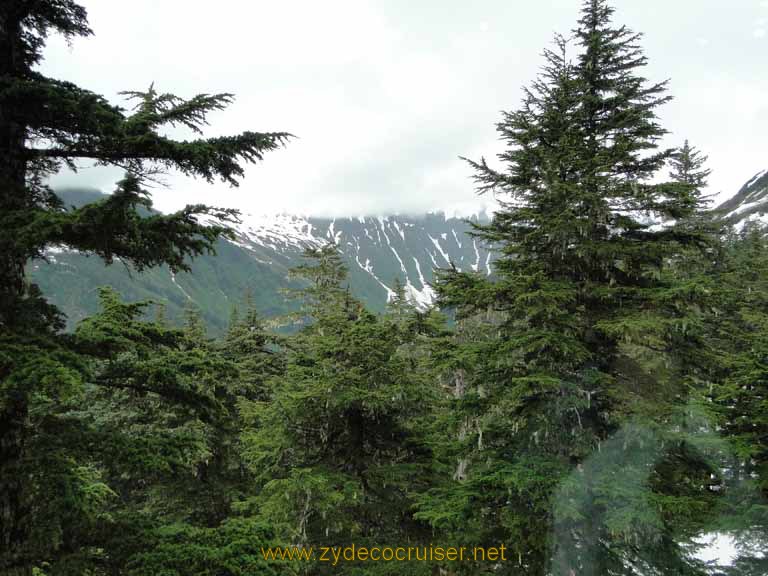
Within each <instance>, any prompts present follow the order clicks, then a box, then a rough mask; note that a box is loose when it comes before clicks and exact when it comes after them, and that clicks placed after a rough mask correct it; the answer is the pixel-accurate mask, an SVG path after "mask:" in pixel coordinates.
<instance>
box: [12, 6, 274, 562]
mask: <svg viewBox="0 0 768 576" xmlns="http://www.w3.org/2000/svg"><path fill="white" fill-rule="evenodd" d="M86 16H87V15H86V11H85V9H84V8H83V7H82V6H80V5H78V4H77V3H76V2H75V1H74V0H41V1H36V2H31V1H28V0H6V1H4V2H2V3H0V350H2V353H0V383H1V384H0V438H2V442H0V510H2V522H0V570H2V571H4V572H6V573H11V574H13V573H27V572H28V571H29V569H30V565H31V563H32V562H42V561H45V560H49V559H52V558H54V557H55V556H56V555H57V554H59V553H63V550H64V548H65V545H64V544H63V543H62V542H61V540H60V539H57V538H52V539H50V540H47V541H41V540H39V538H38V532H37V530H38V527H40V526H44V525H48V524H50V525H51V526H55V525H59V522H60V521H62V520H63V518H64V516H61V515H62V514H64V509H63V508H56V506H54V503H56V505H57V506H58V505H59V504H61V505H62V506H63V505H64V503H65V502H67V501H69V499H70V495H71V494H75V493H77V494H82V493H83V492H82V490H85V489H86V488H87V485H88V484H87V482H86V481H85V480H83V482H81V483H80V485H78V484H77V478H79V476H78V475H77V474H78V472H77V471H78V470H80V469H81V467H80V465H79V464H78V461H77V458H75V457H74V456H73V458H72V459H66V458H64V459H58V460H57V462H58V463H59V465H60V466H63V467H64V468H59V469H54V468H52V467H51V466H48V465H46V464H45V462H46V460H45V459H44V458H43V456H44V453H45V452H44V448H42V447H45V446H46V445H47V443H48V442H50V443H51V445H56V438H57V435H58V434H59V428H60V426H62V425H63V420H66V417H65V416H64V415H63V414H62V413H61V410H60V408H61V406H60V404H61V403H65V402H66V400H67V398H71V397H72V396H73V395H77V394H78V393H79V391H80V390H82V389H83V387H84V386H85V376H84V373H83V372H82V370H83V369H84V362H83V360H82V359H81V358H80V355H79V353H78V352H77V351H75V350H73V348H72V340H71V338H69V337H66V336H60V335H57V332H58V331H59V330H60V329H61V328H62V327H63V322H62V320H61V318H60V316H59V314H58V313H57V311H56V310H55V309H54V308H53V307H52V306H50V305H48V304H47V303H46V302H45V300H44V298H43V296H42V295H41V294H40V292H39V290H38V289H37V288H36V287H35V286H34V285H32V284H30V283H29V282H28V281H27V279H26V278H25V276H24V269H25V265H26V264H27V263H28V262H29V260H30V259H32V258H37V257H40V256H42V255H43V254H44V251H45V249H46V247H48V246H51V245H56V244H65V245H67V246H68V247H70V248H71V249H74V250H80V251H82V252H85V253H90V254H95V255H97V256H99V257H101V258H103V259H105V260H106V261H107V262H111V261H112V260H113V259H115V258H120V259H122V260H123V261H125V262H127V263H130V264H132V265H133V266H134V267H136V268H137V269H142V268H144V267H150V266H155V265H159V264H167V265H169V266H170V267H171V269H172V270H178V269H186V268H187V264H186V260H185V259H186V258H187V257H191V256H195V255H197V254H200V253H202V252H204V251H206V250H211V249H212V247H213V245H214V242H215V241H216V239H218V238H219V237H221V236H222V235H226V234H228V224H229V223H230V222H231V221H232V219H233V217H234V216H235V213H234V211H231V210H220V209H215V208H210V207H207V206H203V205H194V206H187V207H186V208H184V209H182V210H180V211H178V212H176V213H174V214H170V215H159V214H153V215H150V216H147V215H146V214H142V213H141V210H142V209H144V208H148V207H150V206H151V200H150V196H149V193H148V192H147V191H146V190H144V189H143V188H142V186H141V183H142V180H143V179H145V178H147V177H151V176H153V175H155V174H157V173H158V172H159V171H161V170H163V169H166V168H167V169H176V170H179V171H181V172H182V173H184V174H187V175H193V176H200V177H203V178H205V179H206V180H208V181H213V180H214V179H215V178H220V179H221V180H223V181H224V182H227V183H229V184H232V185H236V184H237V179H238V178H239V177H241V176H242V175H243V163H245V162H252V161H255V160H258V159H261V158H262V156H263V154H264V153H266V152H267V151H270V150H273V149H275V148H276V147H278V146H279V145H281V143H283V142H285V141H286V139H287V138H288V136H289V135H288V134H286V133H256V132H244V133H242V134H239V135H235V136H222V137H215V138H204V137H202V136H200V137H199V138H196V139H193V140H189V141H176V140H173V139H171V138H169V137H167V136H164V135H163V130H164V128H165V127H166V126H169V125H170V126H173V125H181V126H186V127H187V128H189V129H191V130H193V131H194V132H196V133H198V134H200V132H201V128H202V127H203V126H204V125H205V123H206V116H207V114H208V113H209V112H212V111H216V110H220V109H223V108H225V107H226V106H227V104H229V103H230V102H231V100H232V96H231V95H230V94H213V95H210V94H201V95H198V96H195V97H193V98H191V99H189V100H185V99H181V98H179V97H176V96H174V95H172V94H165V93H160V92H157V91H156V90H155V89H154V87H150V89H149V90H148V91H146V92H129V93H125V95H126V96H127V97H128V98H130V99H132V100H134V101H135V102H136V107H135V108H134V110H133V111H131V112H126V111H125V110H123V109H121V108H118V107H115V106H113V105H110V104H109V103H108V102H107V101H106V100H105V99H104V98H102V97H101V96H99V95H97V94H94V93H92V92H89V91H87V90H85V89H82V88H80V87H78V86H76V85H74V84H71V83H69V82H66V81H61V80H56V79H52V78H48V77H45V76H44V75H42V74H41V73H39V72H38V71H37V70H36V65H37V64H39V63H40V61H41V59H42V53H43V47H44V45H45V40H46V38H47V37H48V35H49V34H53V33H58V34H62V35H64V36H65V37H66V38H72V37H76V36H88V35H90V34H91V30H90V28H89V27H88V22H87V17H86ZM78 159H90V160H93V161H95V162H96V163H97V164H100V165H114V166H119V167H123V168H125V169H126V176H125V178H124V179H123V180H121V181H120V182H119V183H118V185H117V189H116V190H115V192H114V193H113V194H112V195H111V196H110V197H109V198H107V199H105V200H102V201H100V202H95V203H92V204H88V205H85V206H83V207H82V208H78V209H73V210H66V211H65V210H64V209H63V207H62V206H61V202H60V201H59V200H58V198H57V197H56V196H55V194H53V192H52V191H51V190H50V189H49V188H47V187H46V185H45V184H44V182H45V179H46V177H47V176H48V175H50V174H52V173H54V172H56V171H57V170H58V169H59V168H60V167H62V166H69V167H72V168H74V167H75V161H76V160H78ZM203 216H204V217H207V221H208V222H211V223H210V224H201V223H200V222H201V220H200V217H203ZM86 364H87V363H86ZM75 443H76V441H75ZM35 450H40V452H37V453H36V452H35ZM66 462H69V463H68V464H65V463H66ZM62 474H64V475H65V476H66V477H68V478H70V479H72V481H73V482H75V484H74V485H66V486H65V485H62V484H61V483H59V482H55V481H53V479H54V477H62ZM33 479H34V480H33ZM49 481H50V482H49ZM46 482H49V483H47V484H46ZM57 490H58V491H57ZM41 501H46V502H50V503H51V506H53V507H51V506H46V507H44V508H41V507H40V506H39V503H40V502H41ZM81 512H83V513H84V510H81ZM57 514H59V516H56V515H57Z"/></svg>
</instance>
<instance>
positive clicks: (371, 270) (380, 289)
mask: <svg viewBox="0 0 768 576" xmlns="http://www.w3.org/2000/svg"><path fill="white" fill-rule="evenodd" d="M60 195H61V196H62V197H63V198H64V200H65V203H66V204H70V205H79V204H82V203H84V202H89V201H93V200H94V198H95V197H97V196H96V195H95V193H94V192H93V191H81V190H79V191H73V190H69V191H62V192H60ZM241 220H242V222H241V223H240V224H239V225H238V226H237V227H236V239H235V240H234V242H230V241H221V242H219V244H218V246H217V254H216V255H215V256H202V257H199V258H197V259H195V261H194V262H193V263H192V272H191V273H179V274H175V275H174V274H172V273H171V272H170V270H168V269H167V268H158V269H153V270H150V271H147V272H144V273H141V274H139V273H137V272H135V271H131V270H130V269H128V268H127V267H125V266H122V265H120V263H117V264H115V265H112V266H109V267H107V266H104V264H103V263H102V262H101V261H100V260H99V259H98V258H87V257H85V256H83V255H81V254H77V253H74V252H70V251H67V250H66V249H63V248H56V249H53V250H51V251H49V253H48V255H47V256H48V262H42V261H41V262H35V263H33V264H32V265H31V266H30V275H31V276H32V279H33V280H34V281H35V282H36V283H38V284H39V285H40V286H41V288H42V289H43V291H44V293H45V294H46V295H47V296H48V297H49V298H50V300H51V301H52V302H53V303H54V304H56V305H57V306H59V308H61V309H62V310H63V311H64V312H65V313H66V314H67V316H68V319H69V322H70V325H72V324H74V323H75V322H77V321H78V320H79V319H81V318H83V317H85V316H86V315H88V314H91V313H93V312H94V311H96V310H97V308H98V293H97V290H96V288H97V287H98V286H102V285H111V286H113V287H114V288H116V289H117V290H118V291H119V292H120V293H121V294H123V296H124V297H125V298H126V299H128V300H141V299H152V300H155V301H159V302H164V303H165V305H166V308H167V313H168V316H170V317H171V318H178V317H179V316H180V315H181V311H182V309H183V308H184V306H185V305H186V304H187V303H188V302H190V301H191V302H194V303H195V304H197V305H198V306H199V307H200V308H201V310H202V311H203V314H204V316H205V318H206V320H207V321H208V323H209V324H210V325H211V327H212V328H214V329H215V330H221V329H222V328H224V326H226V323H227V320H228V317H229V313H230V310H231V308H232V306H233V305H238V304H240V303H242V302H243V299H244V296H245V294H246V293H248V292H250V293H251V295H252V297H253V298H254V300H255V302H256V305H257V306H258V307H259V309H260V310H261V311H262V313H263V314H264V315H265V316H276V315H279V314H282V313H284V312H286V311H287V310H288V309H289V308H290V306H291V304H290V303H289V302H287V301H286V300H285V298H284V296H283V294H282V293H281V289H282V288H286V287H289V286H291V285H292V281H291V280H290V279H289V278H288V272H289V270H290V268H292V267H293V266H296V265H298V264H300V263H302V262H303V258H302V253H303V251H304V249H305V248H306V247H309V246H321V245H323V244H324V243H326V242H329V241H333V242H335V243H336V244H337V245H338V246H339V248H340V251H341V253H342V255H343V257H344V259H345V260H346V263H347V267H348V269H349V285H350V288H351V290H352V292H353V294H355V296H357V297H358V298H360V299H361V300H363V301H364V302H365V303H366V305H367V306H368V307H369V308H370V309H372V310H375V311H381V310H383V309H384V307H385V306H386V303H387V301H388V299H389V297H390V296H391V294H392V287H393V285H394V282H395V279H396V278H398V279H399V280H400V281H401V282H402V283H403V285H404V286H405V288H406V292H407V295H408V296H409V298H410V299H411V300H412V301H413V302H414V303H415V304H416V305H418V306H420V307H426V306H428V305H429V304H430V303H431V302H432V300H433V298H434V294H433V292H432V288H431V287H430V282H431V281H432V280H433V277H434V276H433V270H434V269H435V268H444V267H448V266H450V264H451V263H453V265H455V266H456V267H457V268H458V269H460V270H474V271H476V272H477V273H479V274H485V275H488V274H490V273H491V270H492V255H491V253H490V252H489V251H488V250H487V249H486V248H485V247H484V246H483V245H482V243H481V242H480V241H478V240H476V239H474V238H472V237H470V236H468V235H467V232H468V231H469V230H470V229H471V225H470V224H469V223H468V222H467V221H465V220H464V219H460V218H452V217H446V216H445V215H444V214H442V213H434V214H424V215H420V216H403V215H390V216H381V217H359V218H335V219H333V218H314V217H302V216H296V215H286V214H283V215H276V216H274V215H273V216H254V215H243V216H242V217H241ZM469 220H470V221H475V222H477V221H485V220H487V217H486V216H485V215H480V216H473V217H471V218H469Z"/></svg>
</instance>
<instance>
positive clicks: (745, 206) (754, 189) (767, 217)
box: [713, 170, 768, 226]
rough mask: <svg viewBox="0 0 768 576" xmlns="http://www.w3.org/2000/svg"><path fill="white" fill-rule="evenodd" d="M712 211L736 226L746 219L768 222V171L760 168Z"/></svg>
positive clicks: (746, 220)
mask: <svg viewBox="0 0 768 576" xmlns="http://www.w3.org/2000/svg"><path fill="white" fill-rule="evenodd" d="M713 212H714V213H715V214H716V215H717V216H719V217H720V218H722V219H723V220H725V221H726V222H728V223H729V224H734V225H737V226H739V225H741V224H742V223H744V222H748V221H759V222H762V223H768V171H767V170H762V171H761V172H758V173H757V174H755V175H754V176H752V178H750V179H749V180H748V181H747V182H746V183H745V184H744V186H742V187H741V189H740V190H739V191H738V192H737V193H736V194H735V195H734V196H733V197H731V198H729V199H728V200H726V201H725V202H723V203H722V204H720V205H719V206H718V207H717V208H715V209H714V210H713Z"/></svg>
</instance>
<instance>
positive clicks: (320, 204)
mask: <svg viewBox="0 0 768 576" xmlns="http://www.w3.org/2000/svg"><path fill="white" fill-rule="evenodd" d="M80 1H81V4H83V5H84V6H85V7H86V8H87V9H88V14H89V20H90V23H91V27H92V28H93V30H94V33H95V36H92V37H89V38H85V39H78V40H76V41H74V43H73V44H72V46H67V44H66V43H65V42H64V41H63V40H61V39H58V38H53V39H51V41H50V42H49V45H48V48H47V51H46V61H45V62H44V64H43V71H44V72H45V73H46V74H48V75H51V76H54V77H58V78H62V79H66V80H70V81H73V82H75V83H77V84H79V85H81V86H82V87H84V88H88V89H90V90H93V91H95V92H98V93H101V94H103V95H105V96H106V97H108V98H109V99H110V100H113V101H114V102H115V103H121V101H120V99H119V97H118V96H117V92H119V91H121V90H139V89H145V88H147V87H148V86H149V84H150V83H151V82H153V81H154V82H155V87H156V89H158V90H160V91H163V92H173V93H176V94H178V95H180V96H186V97H189V96H192V95H194V94H196V93H199V92H208V93H212V92H233V93H234V94H235V95H236V101H235V103H234V104H233V105H232V106H231V107H230V108H228V109H227V110H226V111H223V112H218V113H216V114H214V115H212V116H211V118H210V121H211V126H210V127H209V129H208V131H207V133H206V134H207V135H219V134H228V133H236V132H241V131H244V130H255V131H288V132H291V133H293V134H295V135H297V136H298V138H297V139H296V140H293V141H292V142H290V143H289V144H288V146H287V147H286V148H285V149H282V150H279V151H277V152H272V153H270V154H268V155H267V156H266V158H265V161H264V162H263V163H261V164H258V165H255V166H251V167H249V168H248V170H247V176H246V178H245V179H244V180H243V181H242V184H241V186H240V187H239V188H236V189H232V188H230V187H229V186H227V185H225V184H222V183H219V182H217V183H215V184H213V185H209V184H207V183H205V182H204V181H194V180H190V179H187V178H184V177H181V176H178V175H170V176H169V177H168V178H167V179H166V180H167V181H168V184H169V187H168V188H167V189H163V188H161V189H158V190H157V191H156V192H155V194H154V200H155V205H156V206H157V207H158V208H160V209H161V210H164V211H167V210H171V209H175V208H179V207H181V206H183V205H184V204H187V203H196V202H205V203H209V204H215V205H219V206H230V207H236V208H240V209H241V210H243V211H244V212H254V213H261V212H276V211H285V212H292V213H301V214H309V215H362V214H381V213H396V212H401V213H403V212H424V211H428V210H441V209H442V210H448V211H451V212H452V211H458V212H459V213H463V214H466V213H468V212H469V211H472V210H474V209H476V208H478V207H479V206H480V205H481V204H482V202H483V201H482V199H478V197H477V196H476V194H475V193H474V191H473V184H472V181H471V179H470V176H471V171H470V170H469V169H468V167H467V166H466V165H465V164H464V163H463V162H462V161H461V160H459V158H458V156H460V155H461V156H468V157H471V158H478V157H479V156H481V155H485V156H489V157H493V156H494V155H495V154H497V153H499V152H501V151H502V146H501V143H500V142H499V141H498V140H497V134H496V132H495V123H496V122H497V121H498V120H499V118H500V111H501V110H511V109H516V108H517V107H518V104H519V102H520V97H521V87H522V86H524V85H527V84H529V83H530V81H531V80H532V79H533V78H534V76H535V75H536V72H537V69H538V67H539V66H540V65H541V63H542V59H541V56H540V54H541V51H542V49H543V48H544V47H545V46H547V45H548V44H549V43H550V42H551V40H552V36H553V33H555V32H560V33H564V34H567V33H568V32H569V31H570V30H571V29H572V28H573V26H574V24H575V21H576V19H577V17H578V12H579V7H580V5H581V1H580V0H537V1H536V2H533V1H532V0H477V1H475V2H466V1H458V0H377V1H373V0H371V1H368V0H324V1H323V2H317V1H315V0H301V1H299V0H273V1H270V2H266V1H263V0H218V1H217V2H211V1H210V0H132V1H131V2H129V3H123V2H115V0H80ZM614 6H615V7H616V14H615V22H617V23H623V24H627V25H628V26H629V27H630V28H632V29H633V30H635V31H638V32H642V33H644V35H645V36H644V42H643V44H644V47H645V51H646V55H647V56H648V58H649V61H650V62H649V66H648V68H647V70H646V75H647V76H648V77H649V78H651V79H652V80H663V79H666V78H669V79H671V84H670V93H671V94H672V95H673V96H674V97H675V100H674V101H673V102H672V103H670V104H667V105H666V106H665V107H664V108H663V110H661V112H660V116H661V118H662V121H663V125H664V126H665V127H666V128H667V129H668V130H670V132H671V135H670V137H669V141H668V144H670V145H678V144H679V143H681V142H682V140H683V139H684V138H689V139H690V140H691V143H692V144H694V145H696V146H697V147H699V148H700V149H702V150H703V151H704V152H705V153H706V154H708V155H709V158H710V167H711V168H712V169H713V175H712V177H711V179H710V191H711V192H721V193H722V195H723V196H728V195H731V194H733V193H734V192H735V191H736V190H737V189H738V188H739V187H740V186H741V185H742V184H743V183H744V182H745V181H746V180H747V179H749V178H750V177H751V176H752V175H753V174H754V173H755V172H757V171H759V170H762V169H764V168H768V155H766V154H765V149H766V135H767V134H768V73H766V64H765V60H766V54H768V37H767V34H766V32H767V31H768V0H732V1H730V2H723V0H615V1H614ZM84 166H88V164H84ZM119 176H120V173H119V172H115V171H114V170H108V169H94V168H85V169H83V170H81V171H79V172H78V173H77V174H75V175H72V174H61V175H59V176H57V177H56V178H55V180H54V184H55V185H75V184H81V185H87V186H95V187H98V188H101V189H103V190H105V191H109V190H111V189H112V188H113V184H114V181H115V180H116V179H117V178H119Z"/></svg>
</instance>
